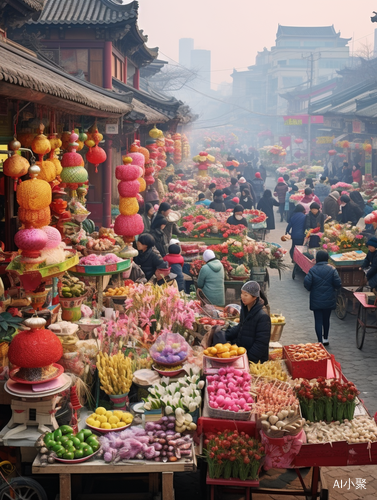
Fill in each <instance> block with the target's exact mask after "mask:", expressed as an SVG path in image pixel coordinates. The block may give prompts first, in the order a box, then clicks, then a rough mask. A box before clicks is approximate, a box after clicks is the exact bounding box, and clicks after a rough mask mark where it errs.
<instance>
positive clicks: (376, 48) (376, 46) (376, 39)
mask: <svg viewBox="0 0 377 500" xmlns="http://www.w3.org/2000/svg"><path fill="white" fill-rule="evenodd" d="M373 57H377V28H375V30H374V47H373Z"/></svg>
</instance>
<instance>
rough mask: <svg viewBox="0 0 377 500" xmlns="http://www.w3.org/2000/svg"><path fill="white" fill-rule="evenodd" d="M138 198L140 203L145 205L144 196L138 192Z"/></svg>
mask: <svg viewBox="0 0 377 500" xmlns="http://www.w3.org/2000/svg"><path fill="white" fill-rule="evenodd" d="M136 199H137V202H138V203H139V205H143V204H144V198H143V197H142V196H141V194H140V193H137V195H136Z"/></svg>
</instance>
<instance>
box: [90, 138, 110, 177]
mask: <svg viewBox="0 0 377 500" xmlns="http://www.w3.org/2000/svg"><path fill="white" fill-rule="evenodd" d="M92 137H93V141H94V143H95V146H94V147H91V148H89V151H88V152H87V153H86V159H87V160H88V162H89V163H93V165H94V166H95V167H96V170H95V171H96V173H97V172H98V165H100V163H103V162H104V161H106V158H107V155H106V151H105V150H104V149H102V148H100V147H99V146H98V143H99V142H100V141H101V140H102V138H103V136H102V134H100V133H99V132H98V130H96V131H95V132H94V134H93V135H92Z"/></svg>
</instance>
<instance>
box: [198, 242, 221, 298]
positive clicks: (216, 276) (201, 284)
mask: <svg viewBox="0 0 377 500" xmlns="http://www.w3.org/2000/svg"><path fill="white" fill-rule="evenodd" d="M203 260H204V262H205V265H204V266H203V267H202V268H201V269H200V271H199V276H198V282H197V287H198V290H201V291H202V293H204V295H205V297H206V298H207V299H208V300H209V302H210V303H211V304H213V305H215V306H220V307H223V306H225V286H224V266H223V265H222V263H221V262H220V261H219V259H217V258H216V255H215V253H214V252H213V250H210V249H207V250H206V251H205V252H204V253H203Z"/></svg>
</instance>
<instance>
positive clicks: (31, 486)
mask: <svg viewBox="0 0 377 500" xmlns="http://www.w3.org/2000/svg"><path fill="white" fill-rule="evenodd" d="M15 470H16V467H15V466H14V465H13V464H11V463H10V462H8V461H7V460H4V461H3V462H0V500H48V498H47V494H46V492H45V490H44V489H43V488H42V486H41V485H40V484H39V483H38V482H37V481H35V480H34V479H31V478H30V477H22V476H19V477H13V478H11V479H10V480H9V481H8V480H7V477H8V476H10V475H11V474H12V473H13V472H14V471H15Z"/></svg>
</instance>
